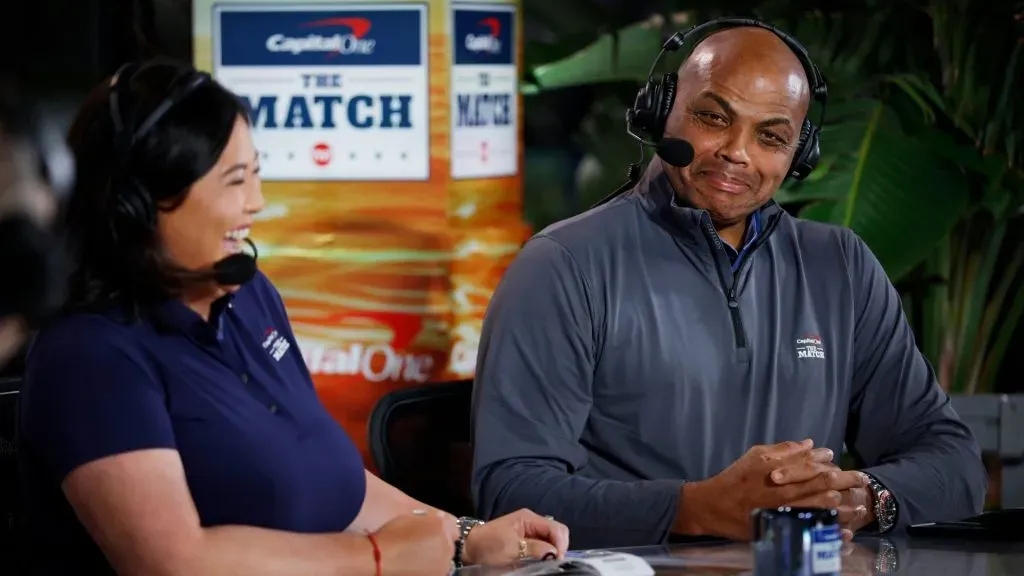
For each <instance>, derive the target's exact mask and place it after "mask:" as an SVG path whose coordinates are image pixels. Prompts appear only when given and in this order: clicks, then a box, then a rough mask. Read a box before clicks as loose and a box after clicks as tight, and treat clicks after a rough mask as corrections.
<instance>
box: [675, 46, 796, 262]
mask: <svg viewBox="0 0 1024 576" xmlns="http://www.w3.org/2000/svg"><path fill="white" fill-rule="evenodd" d="M810 95H811V94H810V88H809V86H808V79H807V74H806V72H805V71H804V68H803V65H802V64H801V62H800V59H799V58H797V56H796V54H794V53H793V51H792V50H791V49H790V48H789V46H787V45H786V43H785V42H783V41H782V40H781V39H780V38H779V37H778V36H776V35H775V34H774V33H773V32H772V31H770V30H765V29H763V28H757V27H750V26H744V27H738V28H726V29H724V30H719V31H717V32H714V33H712V34H711V35H710V36H708V37H706V38H705V39H704V40H703V41H701V42H700V43H699V44H697V46H696V47H695V48H694V49H693V51H692V52H691V54H690V56H689V58H687V59H686V62H684V63H683V65H682V67H681V68H680V69H679V79H678V84H677V87H676V96H675V100H674V102H673V104H672V110H671V113H670V114H669V117H668V120H667V122H666V123H665V135H666V136H669V137H675V138H682V139H684V140H686V141H688V142H689V143H690V144H692V145H693V149H694V159H693V162H692V163H691V164H690V165H689V166H686V167H684V168H677V167H674V166H665V169H666V171H667V172H668V176H669V179H670V181H671V182H672V185H673V187H674V188H675V189H676V192H677V193H678V194H679V195H680V196H681V197H682V198H683V199H685V200H687V201H688V202H689V203H690V204H691V205H693V206H694V207H696V208H700V209H703V210H706V211H707V212H708V213H709V215H710V216H711V219H712V221H713V222H714V223H715V226H716V227H717V228H718V230H719V233H720V235H721V236H722V238H723V239H724V240H726V241H727V242H729V243H730V244H733V245H734V246H735V245H737V243H738V242H739V241H740V239H741V237H742V235H743V232H744V230H745V228H746V222H747V217H748V216H749V215H750V214H751V213H752V212H754V211H755V210H757V209H758V208H759V207H760V206H762V205H764V203H765V202H767V201H768V200H770V199H771V197H772V196H773V195H774V194H775V191H776V190H778V188H779V185H781V184H782V181H783V180H784V179H785V177H786V175H787V174H788V173H789V168H790V165H791V164H792V162H793V156H794V153H795V152H796V150H797V149H798V147H799V140H800V131H801V127H802V125H803V122H804V119H805V118H806V117H807V110H808V107H809V105H810Z"/></svg>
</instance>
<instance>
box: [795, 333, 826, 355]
mask: <svg viewBox="0 0 1024 576" xmlns="http://www.w3.org/2000/svg"><path fill="white" fill-rule="evenodd" d="M796 357H797V358H820V359H822V360H824V358H825V348H824V347H823V346H822V345H821V337H820V336H803V337H801V338H797V339H796Z"/></svg>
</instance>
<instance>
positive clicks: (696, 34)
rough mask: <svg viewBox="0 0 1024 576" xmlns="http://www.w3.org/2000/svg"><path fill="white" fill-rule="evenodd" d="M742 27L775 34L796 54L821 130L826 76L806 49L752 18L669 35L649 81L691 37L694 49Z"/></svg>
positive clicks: (712, 23) (719, 21) (723, 20)
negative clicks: (667, 57) (817, 110)
mask: <svg viewBox="0 0 1024 576" xmlns="http://www.w3.org/2000/svg"><path fill="white" fill-rule="evenodd" d="M743 27H752V28H761V29H763V30H768V31H769V32H772V33H774V34H775V35H776V36H777V37H778V38H779V40H782V42H783V43H785V44H786V46H788V47H789V49H790V50H791V51H792V52H793V54H794V55H796V57H797V60H799V61H800V65H801V66H803V69H804V74H806V75H807V82H808V83H809V84H810V89H811V98H813V99H814V100H815V101H817V102H818V103H820V104H821V113H820V121H819V122H818V126H819V127H820V126H821V125H822V123H823V122H824V120H825V104H826V103H827V102H828V83H827V82H826V81H825V76H824V75H823V74H822V73H821V71H820V70H819V69H818V67H817V66H816V65H815V64H814V62H813V61H812V60H811V56H810V55H809V54H808V53H807V48H805V47H804V45H803V44H802V43H801V42H800V41H799V40H797V39H796V38H794V37H793V36H790V35H789V34H787V33H786V32H783V31H782V30H780V29H778V28H776V27H775V26H772V25H771V24H768V23H765V22H761V21H760V20H755V19H753V18H718V19H716V20H711V21H709V22H705V23H703V24H697V25H695V26H691V27H690V28H688V29H686V30H683V31H681V32H676V33H675V34H673V35H672V36H670V37H669V39H668V40H666V41H665V43H664V44H662V46H661V51H660V52H658V57H657V58H655V59H654V62H653V63H652V64H651V68H650V70H649V71H648V72H647V79H648V80H650V79H651V78H653V77H654V71H655V70H656V69H657V68H658V64H659V63H660V62H661V59H662V58H663V57H664V56H665V53H666V52H675V51H677V50H679V49H680V48H682V47H683V46H684V45H685V44H686V43H687V42H689V41H690V40H691V39H694V38H695V39H696V41H695V42H693V43H692V44H693V46H696V45H697V44H699V43H700V42H701V41H703V40H704V39H705V38H707V37H708V36H710V35H712V34H714V33H715V32H718V31H720V30H726V29H729V28H743ZM712 29H713V30H712ZM691 48H692V46H691Z"/></svg>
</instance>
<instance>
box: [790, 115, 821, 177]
mask: <svg viewBox="0 0 1024 576" xmlns="http://www.w3.org/2000/svg"><path fill="white" fill-rule="evenodd" d="M820 157H821V143H820V140H819V138H818V129H817V127H815V126H814V124H813V123H812V122H811V121H810V120H804V123H803V125H802V126H801V128H800V139H799V140H798V141H797V149H796V153H794V154H793V163H792V164H791V165H790V167H789V177H790V178H792V179H794V180H798V181H799V180H803V179H804V178H807V176H809V175H810V173H811V172H813V171H814V168H815V167H816V166H817V165H818V159H819V158H820Z"/></svg>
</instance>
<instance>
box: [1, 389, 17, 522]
mask: <svg viewBox="0 0 1024 576" xmlns="http://www.w3.org/2000/svg"><path fill="white" fill-rule="evenodd" d="M20 391H21V379H20V378H6V379H0V539H5V538H10V537H12V536H13V534H14V516H15V510H16V508H17V504H18V459H17V450H16V448H15V443H14V434H15V430H17V427H18V424H17V422H18V397H19V394H20Z"/></svg>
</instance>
